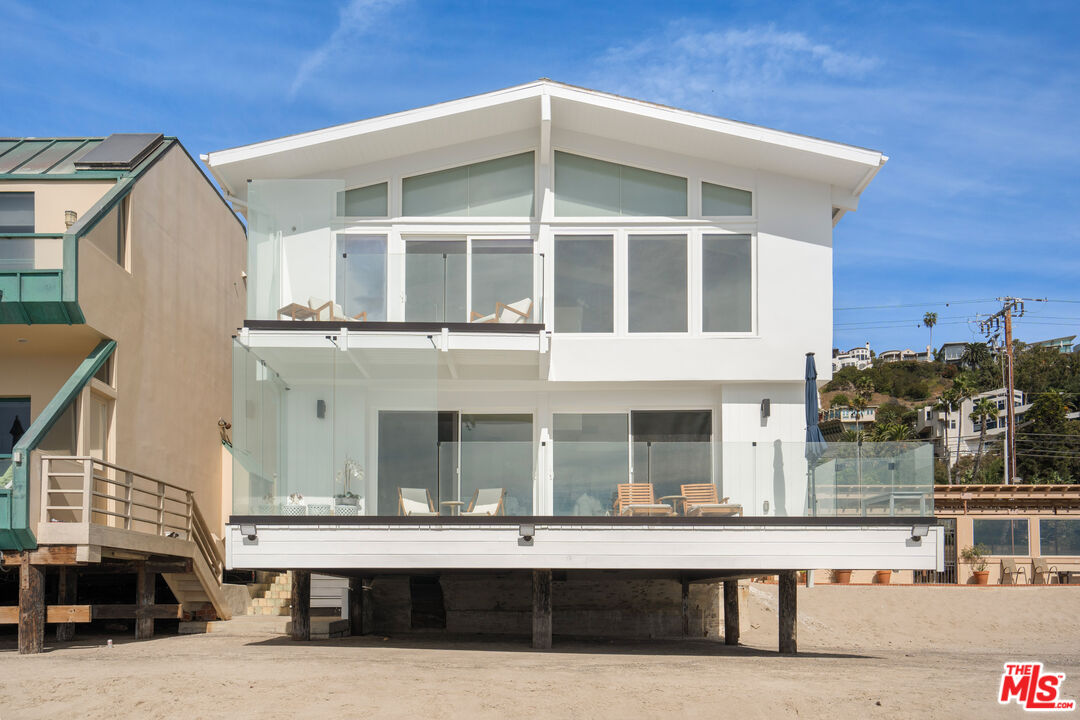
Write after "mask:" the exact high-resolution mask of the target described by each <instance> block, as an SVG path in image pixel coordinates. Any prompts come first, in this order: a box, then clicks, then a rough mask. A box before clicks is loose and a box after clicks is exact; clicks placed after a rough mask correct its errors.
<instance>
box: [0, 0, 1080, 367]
mask: <svg viewBox="0 0 1080 720" xmlns="http://www.w3.org/2000/svg"><path fill="white" fill-rule="evenodd" d="M0 28H2V30H3V35H4V43H3V44H2V47H0V63H2V65H3V67H4V68H5V69H6V72H3V73H0V96H2V97H3V107H4V112H3V113H2V114H0V134H2V135H14V136H20V135H39V136H48V135H97V134H107V133H109V132H115V131H148V130H157V131H162V132H165V133H166V134H171V135H177V136H179V137H180V138H181V140H182V141H183V142H184V144H185V145H186V146H187V147H188V149H189V150H190V151H191V152H192V154H194V155H198V154H199V153H205V152H208V151H210V150H218V149H222V148H225V147H231V146H235V145H241V144H245V143H249V142H253V141H257V140H262V139H267V138H272V137H277V136H280V135H284V134H288V133H293V132H301V131H304V130H310V129H314V128H318V127H325V126H328V125H334V124H337V123H342V122H348V121H352V120H357V119H360V118H364V117H369V116H373V115H379V114H383V113H387V112H394V111H398V110H404V109H408V108H411V107H416V106H419V105H425V104H429V103H432V102H438V101H442V100H450V99H453V98H457V97H461V96H464V95H470V94H475V93H480V92H485V91H488V90H493V89H496V88H500V87H505V86H509V85H515V84H518V83H522V82H526V81H529V80H533V79H536V78H538V77H550V78H553V79H556V80H561V81H564V82H569V83H574V84H578V85H584V86H587V87H594V88H597V89H600V90H607V91H612V92H618V93H622V94H627V95H631V96H634V97H640V98H642V99H646V100H652V101H657V102H664V103H670V104H673V105H677V106H680V107H684V108H687V109H691V110H697V111H701V112H707V113H713V114H717V115H722V116H724V117H730V118H734V119H737V120H745V121H747V122H753V123H758V124H762V125H767V126H770V127H776V128H780V129H784V130H792V131H795V132H800V133H805V134H810V135H816V136H820V137H824V138H829V139H833V140H839V141H842V142H848V143H851V144H855V145H862V146H866V147H871V148H875V149H879V150H882V151H883V152H885V153H886V154H887V155H889V157H890V158H891V159H890V162H889V164H888V165H887V166H886V167H885V169H884V170H883V171H882V172H881V173H880V174H879V175H878V177H877V179H876V180H875V181H874V183H873V184H872V185H871V186H870V188H869V190H868V191H867V192H866V193H865V195H864V196H863V200H862V203H861V205H860V209H859V211H858V212H857V213H854V214H849V215H848V216H846V217H845V218H844V219H843V220H842V221H841V223H840V225H839V226H838V228H837V230H836V236H835V241H836V242H835V247H836V253H835V275H834V290H835V305H836V307H837V308H838V310H837V312H836V316H835V318H836V331H835V336H834V342H835V344H836V345H838V346H841V347H845V348H846V347H850V346H852V345H857V344H862V343H863V342H865V341H867V340H869V341H870V342H871V343H872V345H873V346H874V347H875V349H878V350H882V349H887V348H888V347H899V346H911V347H920V346H921V345H925V344H926V342H927V332H926V330H925V329H924V328H920V327H918V322H919V319H920V318H921V317H922V314H923V313H924V312H925V311H936V312H937V313H938V315H939V325H938V327H937V329H936V330H935V332H934V343H935V345H938V344H940V342H941V341H943V340H971V339H973V338H975V337H976V333H975V326H974V324H973V323H972V322H971V320H972V318H974V317H975V316H976V314H977V313H980V312H981V313H987V312H991V311H992V310H993V309H994V307H995V304H994V303H993V302H971V301H974V300H987V299H992V298H995V297H998V296H1001V295H1007V294H1011V295H1018V296H1026V297H1047V298H1050V299H1051V300H1053V301H1054V302H1050V303H1029V304H1028V314H1027V316H1026V317H1025V318H1023V319H1022V320H1021V321H1020V322H1019V323H1018V324H1017V336H1018V337H1019V338H1021V339H1024V340H1038V339H1042V338H1046V337H1053V336H1056V335H1065V334H1070V335H1071V334H1073V333H1077V332H1080V302H1062V301H1066V300H1072V301H1080V247H1078V243H1080V229H1078V228H1080V223H1078V218H1080V212H1078V211H1080V193H1078V187H1080V184H1078V182H1077V181H1078V180H1080V170H1078V168H1080V142H1078V140H1077V132H1078V129H1080V122H1078V117H1080V43H1078V42H1076V36H1077V34H1078V31H1080V5H1077V4H1076V3H1072V2H1057V3H1054V2H1043V3H1040V2H1034V3H1013V2H989V1H983V2H951V3H941V2H925V3H923V2H904V3H892V4H885V3H867V2H832V3H824V2H823V3H816V4H813V5H811V4H809V3H789V2H776V3H768V2H701V3H693V2H688V3H677V2H664V3H660V2H655V1H646V2H635V1H632V0H626V1H623V2H618V3H604V4H602V3H584V2H580V1H579V2H573V3H569V2H567V3H562V2H552V1H545V2H536V1H533V0H527V1H522V2H507V3H482V2H422V1H421V0H353V1H351V2H349V1H348V0H340V1H339V2H336V3H331V2H326V3H319V2H303V3H301V2H285V1H284V0H264V1H263V2H202V1H199V0H187V1H185V2H174V3H168V4H166V3H160V4H159V3H153V2H149V3H140V4H133V3H127V2H124V3H121V2H99V3H85V2H50V3H37V2H29V1H26V2H11V1H10V0H0ZM946 302H948V303H949V304H948V305H946V304H945V303H946ZM897 305H908V306H910V307H895V306H897ZM868 306H889V307H868ZM843 308H865V309H856V310H846V309H843Z"/></svg>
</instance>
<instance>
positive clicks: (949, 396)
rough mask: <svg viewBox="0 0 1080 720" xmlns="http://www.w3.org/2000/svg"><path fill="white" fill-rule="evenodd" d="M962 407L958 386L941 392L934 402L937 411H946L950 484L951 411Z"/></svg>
mask: <svg viewBox="0 0 1080 720" xmlns="http://www.w3.org/2000/svg"><path fill="white" fill-rule="evenodd" d="M959 407H960V395H959V393H958V392H957V390H956V388H949V389H948V390H946V391H945V392H943V393H941V397H939V398H938V400H937V402H936V403H934V411H935V412H943V413H945V438H944V442H943V444H942V447H943V448H944V449H945V467H946V468H948V470H949V484H950V485H952V465H951V464H950V463H949V413H953V412H956V410H958V409H959Z"/></svg>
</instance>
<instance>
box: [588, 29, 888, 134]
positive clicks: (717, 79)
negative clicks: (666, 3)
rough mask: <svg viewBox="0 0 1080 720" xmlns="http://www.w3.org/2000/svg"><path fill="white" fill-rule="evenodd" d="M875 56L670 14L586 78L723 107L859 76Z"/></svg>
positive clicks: (742, 108) (669, 99)
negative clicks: (703, 24) (811, 82)
mask: <svg viewBox="0 0 1080 720" xmlns="http://www.w3.org/2000/svg"><path fill="white" fill-rule="evenodd" d="M879 64H880V60H879V59H878V58H876V57H870V56H866V55H862V54H859V53H856V52H850V51H846V50H843V49H841V48H838V47H836V46H834V45H831V44H828V43H823V42H818V41H815V40H813V39H811V38H810V37H808V36H807V35H806V34H804V33H802V32H794V31H785V30H779V29H777V28H776V27H775V26H773V25H763V26H759V27H752V28H745V29H726V30H702V29H696V28H694V27H692V26H690V25H689V24H688V23H686V22H675V23H672V24H671V25H669V26H668V27H667V28H666V30H665V31H663V32H661V33H660V34H658V35H657V36H655V37H649V38H645V39H643V40H640V41H637V42H634V43H631V44H625V45H617V46H613V47H610V48H608V49H607V51H605V52H604V53H603V55H601V57H600V58H599V61H598V63H597V69H596V71H595V73H594V76H593V79H592V81H593V82H594V83H596V84H598V85H601V86H603V87H605V89H612V90H616V91H620V92H633V93H634V94H637V95H638V96H640V97H647V98H650V99H653V100H658V101H660V102H666V103H671V104H676V105H683V106H690V107H693V108H694V109H699V110H706V111H721V112H725V113H729V114H730V112H731V110H732V109H734V110H735V111H736V112H746V111H748V110H752V109H754V108H753V106H755V105H756V104H757V103H758V102H759V101H760V100H761V99H762V98H764V97H766V96H769V95H771V94H773V93H774V92H775V91H776V89H777V88H778V87H783V86H787V85H789V84H791V83H793V82H796V81H798V80H806V79H812V78H815V77H820V76H822V75H824V76H827V77H828V78H829V79H830V80H832V81H843V80H859V79H861V78H863V77H865V76H866V75H867V73H869V72H871V71H873V70H874V69H875V68H877V67H878V66H879Z"/></svg>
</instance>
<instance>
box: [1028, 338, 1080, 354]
mask: <svg viewBox="0 0 1080 720" xmlns="http://www.w3.org/2000/svg"><path fill="white" fill-rule="evenodd" d="M1075 340H1076V336H1075V335H1068V336H1066V337H1059V338H1051V339H1049V340H1040V341H1039V342H1033V343H1028V347H1045V348H1053V349H1055V350H1057V351H1058V352H1060V353H1071V352H1076V351H1077V349H1080V348H1078V347H1077V346H1076V345H1075V344H1074V342H1073V341H1075Z"/></svg>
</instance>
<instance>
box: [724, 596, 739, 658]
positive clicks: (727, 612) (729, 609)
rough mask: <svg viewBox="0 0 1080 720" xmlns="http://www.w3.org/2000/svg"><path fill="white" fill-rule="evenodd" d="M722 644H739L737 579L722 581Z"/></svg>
mask: <svg viewBox="0 0 1080 720" xmlns="http://www.w3.org/2000/svg"><path fill="white" fill-rule="evenodd" d="M724 644H725V645H738V644H739V581H738V580H725V581H724Z"/></svg>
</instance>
